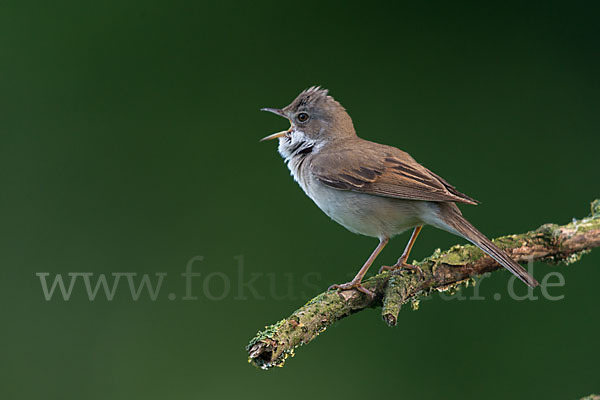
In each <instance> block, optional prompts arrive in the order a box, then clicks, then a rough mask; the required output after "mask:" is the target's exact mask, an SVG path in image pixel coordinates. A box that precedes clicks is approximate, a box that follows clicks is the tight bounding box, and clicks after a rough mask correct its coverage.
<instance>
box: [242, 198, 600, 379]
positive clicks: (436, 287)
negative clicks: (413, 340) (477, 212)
mask: <svg viewBox="0 0 600 400" xmlns="http://www.w3.org/2000/svg"><path fill="white" fill-rule="evenodd" d="M494 243H496V245H497V246H499V247H500V248H503V249H504V250H505V251H506V252H508V254H510V255H511V256H512V257H513V258H514V259H515V260H517V261H520V262H523V261H529V260H541V261H545V262H551V263H559V262H563V263H565V264H570V263H573V262H575V261H577V260H579V258H580V257H581V255H582V254H583V253H585V252H587V251H589V250H590V249H591V248H594V247H599V246H600V200H595V201H594V202H592V213H591V215H590V216H588V217H586V218H583V219H581V220H573V221H572V222H571V223H569V224H566V225H561V226H559V225H556V224H545V225H542V226H541V227H539V228H538V229H536V230H534V231H530V232H527V233H522V234H515V235H509V236H503V237H500V238H497V239H495V240H494ZM415 265H418V266H419V267H420V268H421V270H422V271H423V274H422V275H421V274H412V273H411V274H403V273H401V272H400V271H392V272H383V273H381V274H377V275H375V276H373V277H372V278H369V279H367V280H365V281H364V282H363V284H364V286H365V287H366V288H367V289H369V290H371V291H372V292H373V293H375V297H374V298H372V299H371V298H369V297H367V296H365V295H364V294H362V293H359V292H357V291H354V290H347V291H342V292H337V291H327V292H324V293H321V294H320V295H318V296H316V297H315V298H313V299H312V300H310V301H309V302H308V303H306V304H305V305H304V306H302V307H300V308H299V309H298V310H296V311H295V312H294V313H293V314H292V315H290V316H289V317H288V318H286V319H283V320H281V321H279V322H277V323H276V324H274V325H271V326H268V327H266V328H265V330H263V331H261V332H259V333H258V334H257V335H256V337H254V339H252V340H251V341H250V343H249V344H248V346H247V347H246V349H247V350H248V356H249V358H248V360H249V362H251V363H253V364H254V365H256V366H258V367H261V368H263V369H267V368H270V367H274V366H282V365H283V364H284V362H285V360H286V358H287V357H289V356H290V355H292V356H293V355H294V349H296V348H297V347H299V346H302V345H304V344H307V343H309V342H310V341H312V340H313V339H314V338H315V337H317V336H318V335H319V334H320V333H321V332H323V331H324V330H325V329H326V328H327V327H328V326H329V325H331V324H332V323H334V322H336V321H338V320H340V319H342V318H344V317H347V316H349V315H351V314H353V313H355V312H358V311H361V310H363V309H365V308H369V307H382V317H383V320H384V321H385V322H386V323H387V324H388V325H390V326H394V325H396V322H397V318H398V313H399V311H400V307H401V306H402V305H403V304H405V303H407V302H409V301H413V304H417V303H416V302H415V301H416V299H417V298H418V297H420V296H426V295H429V294H430V293H432V292H435V291H445V290H448V289H454V288H458V287H460V286H461V285H462V284H467V285H468V284H469V282H471V281H472V278H473V277H474V276H477V275H481V274H484V273H486V272H490V271H494V270H496V269H499V268H501V266H500V265H499V264H497V263H496V262H495V261H494V260H492V259H491V258H490V257H488V256H487V255H485V253H483V252H482V251H481V250H479V249H478V248H477V247H475V246H472V245H464V246H459V245H457V246H454V247H452V248H450V249H449V250H447V251H444V252H442V251H439V250H436V252H435V253H434V254H433V255H431V256H430V257H427V258H425V259H424V260H422V261H420V262H417V263H415Z"/></svg>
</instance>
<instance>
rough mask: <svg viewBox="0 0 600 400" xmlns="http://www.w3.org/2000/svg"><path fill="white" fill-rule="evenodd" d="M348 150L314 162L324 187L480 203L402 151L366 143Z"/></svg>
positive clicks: (379, 194) (312, 167) (336, 151)
mask: <svg viewBox="0 0 600 400" xmlns="http://www.w3.org/2000/svg"><path fill="white" fill-rule="evenodd" d="M349 147H352V148H349ZM349 147H345V148H341V149H339V148H338V149H337V150H331V151H326V152H322V153H320V154H319V155H318V157H315V158H314V159H313V160H312V162H311V170H312V172H313V174H315V176H316V177H317V178H318V179H319V180H320V181H321V182H323V183H324V184H325V185H327V186H330V187H333V188H336V189H340V190H352V191H356V192H363V193H368V194H373V195H378V196H384V197H393V198H398V199H407V200H425V201H453V202H459V203H466V204H477V200H474V199H472V198H471V197H469V196H467V195H465V194H463V193H461V192H459V191H458V190H456V188H454V186H452V185H450V184H449V183H448V182H446V181H445V180H444V179H442V178H440V177H439V176H437V175H436V174H434V173H433V172H431V171H429V170H428V169H427V168H425V167H423V166H422V165H421V164H419V163H418V162H416V161H415V160H414V159H413V158H412V157H411V156H410V155H409V154H408V153H405V152H403V151H402V150H399V149H397V148H395V147H390V146H384V145H379V144H376V143H372V142H367V141H363V140H361V141H360V142H356V143H354V146H349Z"/></svg>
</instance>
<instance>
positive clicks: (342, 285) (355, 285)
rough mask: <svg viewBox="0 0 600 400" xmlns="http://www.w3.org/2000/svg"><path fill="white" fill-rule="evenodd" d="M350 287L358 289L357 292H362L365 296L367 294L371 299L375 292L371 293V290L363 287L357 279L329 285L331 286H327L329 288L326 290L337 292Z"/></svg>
mask: <svg viewBox="0 0 600 400" xmlns="http://www.w3.org/2000/svg"><path fill="white" fill-rule="evenodd" d="M351 289H355V290H358V291H359V292H361V293H364V294H366V295H367V296H369V297H370V298H371V299H372V298H373V297H375V293H373V292H372V291H370V290H369V289H367V288H366V287H364V286H363V285H362V284H361V283H360V281H358V282H355V281H350V282H346V283H340V284H335V285H331V286H329V289H327V290H337V291H338V292H341V291H344V290H351Z"/></svg>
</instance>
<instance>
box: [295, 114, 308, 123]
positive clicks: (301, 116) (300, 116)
mask: <svg viewBox="0 0 600 400" xmlns="http://www.w3.org/2000/svg"><path fill="white" fill-rule="evenodd" d="M296 118H297V119H298V121H300V122H306V121H308V118H309V116H308V114H307V113H305V112H301V113H299V114H298V115H297V116H296Z"/></svg>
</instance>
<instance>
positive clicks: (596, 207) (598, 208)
mask: <svg viewBox="0 0 600 400" xmlns="http://www.w3.org/2000/svg"><path fill="white" fill-rule="evenodd" d="M591 208H592V216H594V217H596V216H600V199H596V200H594V201H592V207H591Z"/></svg>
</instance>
